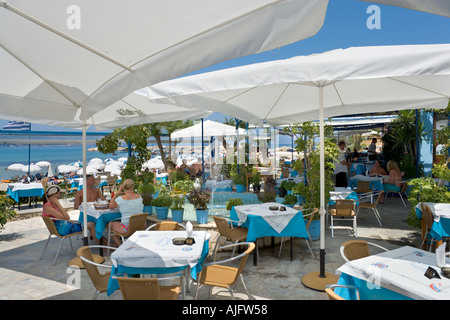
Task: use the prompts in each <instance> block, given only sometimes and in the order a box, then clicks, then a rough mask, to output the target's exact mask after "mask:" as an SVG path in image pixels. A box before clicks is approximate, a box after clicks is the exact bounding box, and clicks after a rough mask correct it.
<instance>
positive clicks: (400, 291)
mask: <svg viewBox="0 0 450 320" xmlns="http://www.w3.org/2000/svg"><path fill="white" fill-rule="evenodd" d="M445 263H446V266H450V259H449V258H446V261H445ZM436 265H437V260H436V254H435V253H433V252H428V251H424V250H421V249H418V248H414V247H411V246H403V247H400V248H397V249H394V250H390V251H387V252H383V253H380V254H375V255H370V256H368V257H364V258H361V259H356V260H352V261H349V262H347V263H345V264H344V265H343V266H341V267H340V268H338V269H337V270H336V274H337V275H338V276H339V280H338V284H342V285H351V286H354V287H356V288H357V289H358V291H359V294H360V299H361V300H449V299H450V279H449V278H447V277H446V276H445V275H444V274H443V272H442V270H441V268H439V267H437V266H436ZM335 293H336V294H338V295H340V296H341V297H343V298H344V299H347V300H353V299H355V297H356V296H355V291H354V290H351V289H348V288H339V287H337V288H335Z"/></svg>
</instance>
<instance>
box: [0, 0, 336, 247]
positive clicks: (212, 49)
mask: <svg viewBox="0 0 450 320" xmlns="http://www.w3.org/2000/svg"><path fill="white" fill-rule="evenodd" d="M327 4H328V0H317V1H309V0H247V1H244V2H243V1H241V0H228V1H211V0H187V1H186V0H174V1H157V0H148V1H140V0H130V1H127V2H126V5H124V3H123V2H120V1H109V0H96V1H87V0H75V1H72V0H70V1H69V0H36V1H25V2H24V1H20V0H10V1H8V3H7V2H4V1H1V0H0V29H2V30H10V31H11V32H1V33H0V69H1V70H2V72H1V73H0V83H1V86H0V118H2V119H8V120H24V119H27V120H29V121H30V122H33V123H41V124H47V125H57V126H63V127H80V126H81V127H82V130H83V164H84V166H83V167H86V153H85V152H86V128H87V126H89V125H95V126H96V128H100V126H99V122H100V123H104V124H106V126H107V127H108V128H117V127H121V126H124V125H133V124H142V123H146V122H150V121H152V120H151V119H152V117H151V116H147V114H148V110H145V111H144V112H143V111H142V109H141V108H135V106H133V105H132V104H131V105H130V104H129V103H128V99H127V98H129V99H131V100H133V101H134V98H135V96H133V95H132V92H133V91H134V90H137V89H140V88H142V87H144V86H147V85H151V84H153V83H157V82H159V81H163V80H166V79H171V78H173V77H177V76H180V75H183V74H186V73H189V72H191V71H194V70H198V69H201V68H203V67H207V66H210V65H213V64H215V63H218V62H221V61H225V60H229V59H232V58H237V57H241V56H245V55H249V54H254V53H258V52H264V51H267V50H271V49H274V48H278V47H281V46H284V45H287V44H289V43H293V42H296V41H299V40H302V39H305V38H308V37H310V36H312V35H314V34H315V33H316V32H317V31H318V30H319V29H320V28H321V26H322V24H323V20H324V17H325V12H326V7H327ZM64 13H67V16H66V17H64ZM155 30H160V31H161V32H155ZM18 39H20V40H18ZM23 39H26V40H23ZM61 66H64V68H61ZM130 94H131V97H130V96H128V95H130ZM127 96H128V97H127ZM120 99H121V100H120ZM113 104H116V105H117V104H118V105H123V106H124V107H123V108H120V107H119V108H115V107H113V108H114V112H109V113H108V114H105V113H104V112H103V111H105V108H107V107H109V106H111V105H113ZM30 110H33V112H30ZM159 110H164V112H161V111H159V114H160V115H161V117H157V118H155V119H154V122H159V121H167V120H163V113H168V112H170V110H168V109H167V108H166V109H162V108H161V106H159ZM177 112H178V113H177ZM177 112H174V113H173V114H170V116H169V117H168V119H170V120H179V119H176V118H175V116H181V115H180V112H181V111H180V110H178V111H177ZM96 113H97V116H96ZM155 113H156V112H155ZM107 115H109V117H107ZM172 116H173V118H172ZM183 116H184V117H187V116H189V117H190V119H192V118H193V117H194V115H193V112H192V111H190V113H189V114H188V115H186V114H183ZM185 119H187V118H185ZM83 179H84V181H85V180H86V175H85V174H83ZM83 192H84V193H83V197H84V198H86V190H85V189H83ZM84 205H86V202H85V203H84ZM83 212H86V207H85V208H84V210H83ZM86 224H87V218H86V214H85V217H84V225H86ZM84 239H85V243H86V244H87V240H86V239H87V228H85V229H84Z"/></svg>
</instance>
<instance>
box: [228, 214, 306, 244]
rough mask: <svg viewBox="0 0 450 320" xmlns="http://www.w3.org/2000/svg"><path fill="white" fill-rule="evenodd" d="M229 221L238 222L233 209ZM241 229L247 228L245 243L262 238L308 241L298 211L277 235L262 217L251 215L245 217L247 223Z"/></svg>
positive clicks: (303, 221)
mask: <svg viewBox="0 0 450 320" xmlns="http://www.w3.org/2000/svg"><path fill="white" fill-rule="evenodd" d="M230 219H231V220H233V221H239V218H238V216H237V213H236V210H235V209H234V207H233V208H232V209H231V211H230ZM241 226H242V227H246V228H248V234H247V239H246V240H247V241H248V242H254V241H255V240H256V239H257V238H262V237H272V236H273V237H296V238H305V239H309V236H308V232H307V231H306V225H305V220H303V214H302V213H301V211H299V212H298V213H297V214H296V215H295V216H294V217H293V218H292V219H291V221H289V224H288V225H287V226H286V227H285V228H284V229H283V231H281V232H280V233H278V232H277V231H275V230H274V229H273V228H272V227H271V226H270V224H268V223H267V222H266V221H265V220H264V218H263V217H261V216H256V215H251V214H249V215H248V216H247V221H245V222H244V223H243V224H242V225H241Z"/></svg>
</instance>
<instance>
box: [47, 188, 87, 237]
mask: <svg viewBox="0 0 450 320" xmlns="http://www.w3.org/2000/svg"><path fill="white" fill-rule="evenodd" d="M42 199H43V202H44V206H43V209H42V216H44V217H51V218H55V219H54V223H55V227H56V230H58V233H59V234H60V235H62V236H65V235H68V234H71V233H74V232H79V231H81V230H82V228H81V224H80V223H79V222H78V221H69V220H70V216H69V214H68V213H67V211H66V209H64V208H63V206H62V205H61V203H60V202H59V199H61V188H60V187H59V186H57V185H55V186H49V187H48V188H47V191H46V192H45V194H44V196H43V197H42Z"/></svg>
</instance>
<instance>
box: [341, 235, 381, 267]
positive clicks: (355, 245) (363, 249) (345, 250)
mask: <svg viewBox="0 0 450 320" xmlns="http://www.w3.org/2000/svg"><path fill="white" fill-rule="evenodd" d="M369 245H371V246H374V247H377V248H379V249H381V250H383V251H388V250H387V249H386V248H384V247H382V246H380V245H378V244H375V243H371V242H367V241H364V240H350V241H346V242H344V243H343V244H342V245H341V248H340V252H341V256H342V258H344V260H345V261H347V262H348V261H351V260H356V259H361V258H364V257H368V256H370V250H369Z"/></svg>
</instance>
